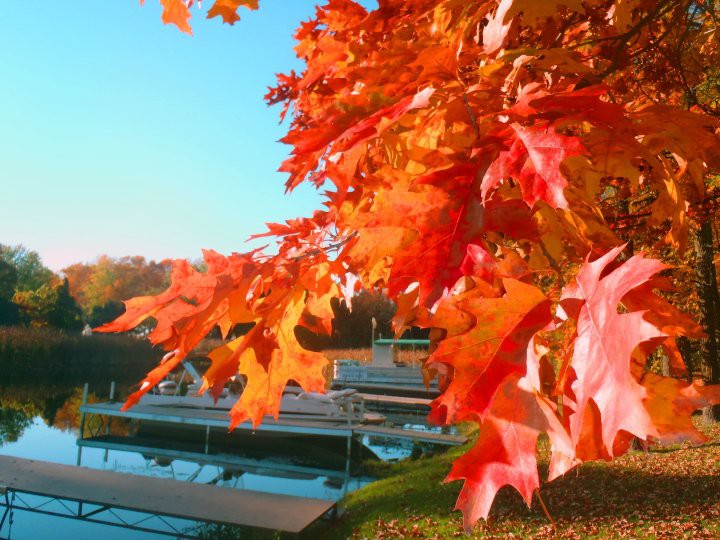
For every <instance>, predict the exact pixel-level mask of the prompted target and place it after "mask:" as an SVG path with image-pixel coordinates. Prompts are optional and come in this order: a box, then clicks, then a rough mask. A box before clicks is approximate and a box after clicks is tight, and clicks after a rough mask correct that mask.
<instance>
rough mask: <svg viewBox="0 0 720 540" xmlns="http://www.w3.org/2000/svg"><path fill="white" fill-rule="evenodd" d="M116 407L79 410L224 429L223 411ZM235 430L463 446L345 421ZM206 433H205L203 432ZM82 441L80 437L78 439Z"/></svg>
mask: <svg viewBox="0 0 720 540" xmlns="http://www.w3.org/2000/svg"><path fill="white" fill-rule="evenodd" d="M121 406H122V405H121V404H120V403H93V404H87V405H83V406H81V407H80V411H81V412H82V413H84V414H97V415H104V416H109V417H121V418H130V419H135V420H141V421H149V422H165V423H171V424H185V425H197V426H204V427H206V428H207V429H209V428H221V429H224V430H227V429H228V425H229V417H228V415H227V411H215V410H211V409H196V408H191V407H164V406H157V405H135V406H134V407H132V408H130V409H129V410H127V411H121V410H120V408H121ZM236 429H238V430H241V431H248V432H253V433H264V434H269V435H276V436H288V435H303V436H323V437H343V438H351V437H355V436H358V435H368V434H373V435H377V436H383V437H388V438H393V437H395V438H398V439H412V440H416V441H419V442H427V443H431V444H432V443H434V444H450V445H457V444H463V443H464V442H465V438H464V437H459V436H457V435H447V434H444V433H435V432H427V431H409V430H404V429H400V428H395V427H392V428H391V427H381V426H371V425H366V424H358V423H350V422H347V421H342V420H338V421H310V420H292V419H290V420H286V419H283V418H281V419H279V420H275V419H274V418H272V417H266V418H265V419H264V420H263V422H262V424H260V425H259V426H257V428H253V426H252V424H251V423H250V422H244V423H242V424H240V425H239V426H238V427H237V428H236ZM206 433H207V432H206ZM81 438H82V437H81Z"/></svg>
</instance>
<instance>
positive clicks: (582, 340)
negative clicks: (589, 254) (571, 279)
mask: <svg viewBox="0 0 720 540" xmlns="http://www.w3.org/2000/svg"><path fill="white" fill-rule="evenodd" d="M623 248H624V246H620V247H617V248H615V249H613V250H611V251H609V252H608V253H607V254H605V255H604V256H602V257H600V258H599V259H597V260H595V261H593V262H589V261H586V262H585V264H584V265H583V266H582V268H581V269H580V271H579V272H578V275H577V277H576V279H575V283H573V284H571V285H568V286H567V287H565V290H564V291H563V295H562V298H561V304H562V306H563V309H564V310H565V312H566V313H568V314H570V313H572V314H577V315H576V318H577V337H576V338H575V342H574V352H573V357H572V367H573V369H574V371H575V376H576V380H575V381H574V382H573V383H572V391H573V393H574V396H575V404H574V407H573V409H574V412H573V414H572V415H571V417H570V429H571V433H572V436H573V442H574V443H575V444H577V443H578V441H579V439H580V434H581V432H582V427H583V418H584V415H585V409H586V407H588V404H589V402H590V401H591V400H592V402H593V403H594V404H595V405H596V406H597V408H598V411H599V414H600V419H601V421H602V429H601V432H602V443H603V445H604V447H605V449H606V450H607V452H608V454H609V455H610V456H613V455H614V454H613V443H614V441H615V437H616V435H617V434H618V432H620V431H621V430H622V431H626V432H628V433H632V434H633V435H636V436H637V437H640V438H642V439H647V438H648V437H651V436H652V437H656V436H658V432H657V429H656V428H655V426H654V425H653V422H652V419H651V418H650V416H649V415H648V413H647V411H646V410H645V408H644V407H643V401H644V400H645V399H646V397H647V394H646V391H645V389H644V388H643V387H642V386H641V385H640V384H639V383H638V382H637V381H636V380H635V378H634V377H633V376H632V373H631V370H630V360H631V357H632V354H633V351H634V350H635V349H636V347H638V345H640V344H641V343H644V342H647V341H650V340H653V339H655V338H659V337H663V335H664V334H663V333H662V332H661V331H660V330H659V329H658V328H657V327H656V326H654V325H653V324H651V323H649V322H648V321H647V320H646V318H645V313H644V312H642V311H633V312H630V313H623V314H620V313H618V306H619V305H620V300H621V299H622V298H623V297H624V296H625V295H626V294H627V293H628V292H629V291H631V290H632V289H634V288H635V287H638V286H640V285H643V284H644V283H645V282H647V281H648V280H649V279H650V278H651V277H652V276H653V275H655V274H657V273H658V272H660V271H661V270H663V269H665V268H667V267H666V266H665V265H664V264H662V263H660V262H659V261H656V260H653V259H644V258H643V257H642V256H641V255H636V256H634V257H632V258H631V259H629V260H628V261H626V262H624V263H622V264H620V265H617V266H616V267H615V268H614V269H612V270H611V271H609V272H608V267H609V265H611V263H612V262H613V261H614V260H615V258H616V257H617V256H618V255H619V254H620V252H621V251H622V250H623Z"/></svg>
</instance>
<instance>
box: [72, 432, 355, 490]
mask: <svg viewBox="0 0 720 540" xmlns="http://www.w3.org/2000/svg"><path fill="white" fill-rule="evenodd" d="M77 444H78V446H79V447H82V448H99V449H102V450H111V451H120V452H135V453H138V454H142V455H143V457H145V458H146V459H153V460H154V461H155V462H156V463H158V464H160V465H161V466H169V465H170V464H171V462H172V461H174V460H181V461H187V462H191V463H195V464H197V465H199V466H214V467H220V468H221V469H223V470H225V471H230V472H231V473H232V474H233V475H237V474H245V473H249V474H256V475H261V476H273V477H286V478H293V479H311V478H318V477H328V478H337V479H343V480H344V479H346V478H347V477H348V474H349V473H348V471H347V470H346V467H345V464H344V463H341V462H340V460H339V459H335V460H331V461H332V463H331V465H335V466H336V467H330V466H328V467H322V466H319V465H318V464H316V463H314V462H310V463H304V462H303V460H302V459H301V458H300V459H291V456H289V455H282V454H279V453H277V452H274V448H273V447H267V449H266V451H265V452H264V453H263V457H254V456H253V455H252V453H248V452H241V450H242V449H231V448H212V452H211V453H207V454H206V453H205V452H204V451H203V448H202V446H201V445H198V444H192V443H185V442H178V441H166V440H164V439H157V438H155V437H117V436H113V435H101V436H98V437H92V438H87V439H78V441H77ZM233 450H235V451H233ZM248 454H250V455H248ZM256 455H259V452H258V453H256Z"/></svg>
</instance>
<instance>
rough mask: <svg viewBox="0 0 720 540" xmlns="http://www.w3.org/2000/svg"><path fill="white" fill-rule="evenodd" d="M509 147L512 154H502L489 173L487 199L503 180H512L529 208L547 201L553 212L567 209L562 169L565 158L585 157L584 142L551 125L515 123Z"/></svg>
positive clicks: (485, 185) (485, 183)
mask: <svg viewBox="0 0 720 540" xmlns="http://www.w3.org/2000/svg"><path fill="white" fill-rule="evenodd" d="M506 144H507V146H508V150H503V151H501V152H500V154H499V156H498V157H497V159H495V161H493V162H492V164H491V165H490V167H489V168H488V170H487V172H486V173H485V176H484V178H483V181H482V195H483V197H484V198H486V199H487V198H488V194H489V193H490V191H491V190H493V189H494V188H495V187H497V186H498V184H499V183H500V181H501V180H503V179H505V178H511V177H512V178H514V179H516V180H517V181H518V182H519V183H520V188H521V189H522V194H523V200H524V201H525V202H526V203H527V204H528V206H530V207H532V206H534V205H535V203H536V202H538V201H544V202H546V203H547V204H549V205H550V206H551V207H552V208H567V200H566V199H565V195H564V194H563V190H564V189H565V187H566V186H567V180H566V179H565V177H564V176H563V174H562V172H561V168H560V165H561V164H562V162H563V161H564V160H565V158H568V157H570V156H574V155H578V154H582V153H583V151H584V149H583V145H582V143H581V142H580V139H578V138H577V137H569V136H566V135H561V134H559V133H557V132H556V131H555V128H554V126H553V125H551V124H543V123H536V124H534V125H532V126H522V125H520V124H518V123H513V124H511V125H510V128H509V134H508V137H507V140H506Z"/></svg>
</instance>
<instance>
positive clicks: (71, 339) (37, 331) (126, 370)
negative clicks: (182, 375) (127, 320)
mask: <svg viewBox="0 0 720 540" xmlns="http://www.w3.org/2000/svg"><path fill="white" fill-rule="evenodd" d="M161 355H162V352H161V351H158V350H154V349H152V347H151V346H150V344H149V343H147V342H146V341H143V340H138V339H134V338H132V337H129V336H122V335H120V336H114V335H92V336H81V335H80V334H67V333H64V332H61V331H58V330H54V329H48V328H23V327H10V328H0V382H23V381H27V380H34V379H40V380H49V379H52V380H56V381H61V382H75V381H79V382H85V381H96V380H103V381H109V380H112V378H113V377H114V378H116V379H117V380H139V379H140V378H141V377H142V375H143V374H144V373H145V372H146V371H147V370H148V369H150V368H151V367H152V366H153V365H154V364H155V363H157V361H158V360H159V358H160V356H161Z"/></svg>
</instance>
